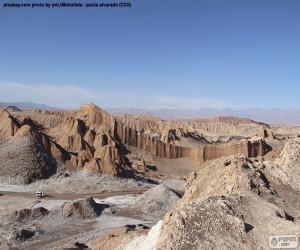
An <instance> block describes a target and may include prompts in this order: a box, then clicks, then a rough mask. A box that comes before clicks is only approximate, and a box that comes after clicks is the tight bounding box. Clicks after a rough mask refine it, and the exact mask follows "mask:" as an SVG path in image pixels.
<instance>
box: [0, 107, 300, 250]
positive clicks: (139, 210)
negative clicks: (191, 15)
mask: <svg viewBox="0 0 300 250" xmlns="http://www.w3.org/2000/svg"><path fill="white" fill-rule="evenodd" d="M297 137H298V130H297V129H295V128H287V127H282V128H279V127H271V126H269V125H268V124H265V123H262V122H255V121H253V120H249V119H246V118H236V117H216V118H211V119H195V120H176V121H175V120H162V119H159V118H156V117H151V116H141V115H134V116H133V115H122V116H114V115H111V114H109V113H108V112H106V111H104V110H102V109H101V108H99V107H97V106H95V105H94V104H83V105H81V107H80V109H79V110H76V111H64V110H44V109H28V110H21V109H18V108H16V107H14V108H13V107H7V108H1V109H0V158H1V161H0V248H1V249H105V250H106V249H128V250H129V249H132V250H133V249H145V250H146V249H161V250H162V249H269V245H268V244H269V237H270V236H272V235H286V234H290V235H297V237H298V236H299V232H300V224H299V219H300V170H299V166H300V140H299V138H297ZM41 190H42V191H44V192H45V193H46V197H45V198H40V199H39V198H37V197H35V191H41Z"/></svg>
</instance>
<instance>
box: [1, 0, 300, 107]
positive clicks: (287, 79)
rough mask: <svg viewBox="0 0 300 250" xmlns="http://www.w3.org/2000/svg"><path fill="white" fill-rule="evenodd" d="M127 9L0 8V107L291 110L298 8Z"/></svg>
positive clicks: (297, 83)
mask: <svg viewBox="0 0 300 250" xmlns="http://www.w3.org/2000/svg"><path fill="white" fill-rule="evenodd" d="M3 2H4V1H2V0H1V3H3ZM132 3H133V8H131V9H93V10H92V9H79V10H78V9H77V10H76V9H52V10H47V9H3V8H0V30H1V35H0V88H1V91H0V101H32V102H39V103H45V104H48V105H53V106H61V107H77V106H78V105H79V104H80V103H82V102H94V103H96V104H98V105H100V106H103V107H135V108H159V107H162V108H185V109H197V108H207V107H208V108H224V107H233V108H249V107H251V108H253V107H255V108H272V107H274V108H295V107H297V108H300V98H299V95H300V94H299V93H300V28H299V27H300V15H299V11H300V1H298V0H289V1H284V0H281V1H279V0H259V1H258V0H257V1H256V0H251V1H250V0H249V1H241V0H237V1H232V0H227V1H224V0H205V1H204V0H187V1H183V0H181V1H178V0H165V1H162V0H160V1H159V0H132Z"/></svg>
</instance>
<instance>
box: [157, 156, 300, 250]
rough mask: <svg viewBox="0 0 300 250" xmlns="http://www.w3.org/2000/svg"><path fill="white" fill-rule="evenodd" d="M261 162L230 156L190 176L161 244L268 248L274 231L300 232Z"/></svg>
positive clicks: (166, 221)
mask: <svg viewBox="0 0 300 250" xmlns="http://www.w3.org/2000/svg"><path fill="white" fill-rule="evenodd" d="M262 165H263V164H262V163H261V162H259V161H255V162H253V161H251V160H249V159H247V158H246V157H244V156H231V157H227V158H222V159H218V160H215V161H213V162H210V163H208V164H205V166H204V168H203V169H202V170H200V171H199V172H198V173H194V174H191V175H190V177H189V179H188V184H187V188H186V192H185V195H184V196H183V198H182V200H181V201H180V202H179V203H178V205H177V208H176V209H175V210H174V211H172V212H170V213H169V214H167V215H166V217H165V218H164V222H163V225H162V227H161V233H160V236H159V239H158V242H157V248H158V249H162V250H163V249H200V248H201V249H202V248H203V249H221V248H222V249H231V248H234V249H237V248H238V249H258V248H261V249H268V242H269V236H270V235H281V234H285V233H286V232H289V233H290V234H299V232H300V231H299V229H300V224H299V222H295V220H294V217H293V215H290V214H288V213H287V212H286V211H285V209H286V205H287V204H284V203H283V202H282V200H281V198H280V197H278V196H277V194H276V191H275V190H274V189H273V188H272V187H271V186H270V183H269V181H268V179H267V178H266V177H265V175H264V173H263V172H262V171H261V168H262ZM289 205H292V204H289Z"/></svg>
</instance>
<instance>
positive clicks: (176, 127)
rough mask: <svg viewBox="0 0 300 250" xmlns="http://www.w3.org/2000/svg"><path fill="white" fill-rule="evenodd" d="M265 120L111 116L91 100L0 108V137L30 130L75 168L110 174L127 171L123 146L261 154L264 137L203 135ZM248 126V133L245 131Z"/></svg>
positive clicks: (239, 130) (240, 131) (251, 128)
mask: <svg viewBox="0 0 300 250" xmlns="http://www.w3.org/2000/svg"><path fill="white" fill-rule="evenodd" d="M262 129H266V130H268V129H269V127H268V125H266V124H261V123H255V122H254V121H251V120H247V119H239V118H233V117H229V118H225V117H219V118H216V119H203V120H196V121H194V120H193V121H163V120H160V119H157V118H153V117H141V116H139V117H134V116H124V117H120V118H119V117H114V116H112V115H110V114H109V113H107V112H105V111H104V110H102V109H100V108H99V107H97V106H95V105H94V104H83V105H81V107H80V110H79V111H61V110H52V111H49V110H40V109H32V110H26V111H14V110H9V111H8V110H5V109H1V110H0V143H1V142H3V141H4V140H8V139H11V138H13V137H24V136H27V137H28V136H29V137H31V138H32V139H33V140H34V141H36V142H37V143H39V144H40V145H42V147H43V148H44V151H45V152H46V153H47V154H48V155H49V156H53V157H54V158H55V159H56V160H57V161H59V162H62V163H64V164H66V165H68V166H69V167H70V168H72V169H75V170H81V169H87V170H90V171H95V172H100V173H106V174H110V175H114V176H132V175H133V172H134V170H133V169H132V168H131V166H130V162H129V161H128V159H127V156H126V154H127V153H128V150H127V146H131V147H135V148H137V149H139V150H142V151H147V152H150V153H151V154H152V155H153V156H156V157H162V158H169V159H176V158H181V157H191V158H193V159H196V160H198V161H206V160H211V159H215V158H218V157H222V156H227V155H231V154H239V153H243V154H245V155H246V156H249V157H257V156H262V155H264V154H265V142H264V141H263V140H259V139H258V140H256V141H253V140H244V141H240V142H235V143H225V144H218V145H216V144H210V143H209V142H208V141H207V140H206V139H205V138H204V137H203V136H202V135H203V134H206V135H216V134H220V135H226V136H231V135H235V136H236V135H243V136H247V135H251V136H252V135H255V134H258V133H259V131H262ZM245 131H248V133H245Z"/></svg>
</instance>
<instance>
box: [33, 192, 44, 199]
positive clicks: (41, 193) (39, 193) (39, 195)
mask: <svg viewBox="0 0 300 250" xmlns="http://www.w3.org/2000/svg"><path fill="white" fill-rule="evenodd" d="M35 196H36V197H38V198H44V197H45V193H44V192H43V191H36V192H35Z"/></svg>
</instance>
